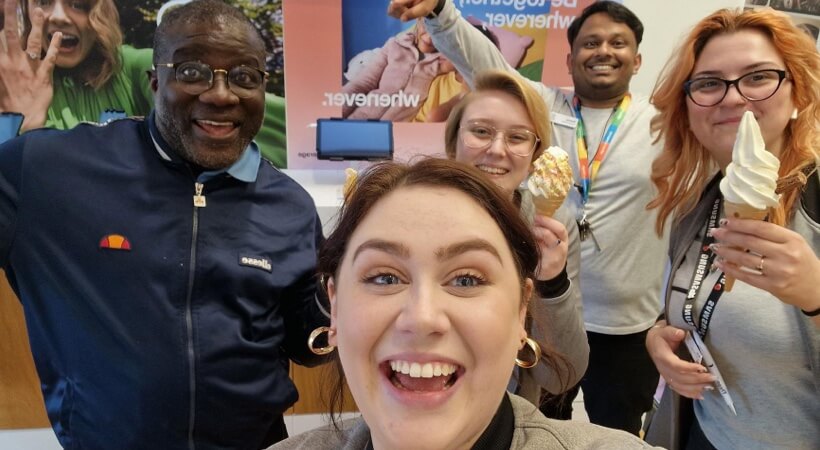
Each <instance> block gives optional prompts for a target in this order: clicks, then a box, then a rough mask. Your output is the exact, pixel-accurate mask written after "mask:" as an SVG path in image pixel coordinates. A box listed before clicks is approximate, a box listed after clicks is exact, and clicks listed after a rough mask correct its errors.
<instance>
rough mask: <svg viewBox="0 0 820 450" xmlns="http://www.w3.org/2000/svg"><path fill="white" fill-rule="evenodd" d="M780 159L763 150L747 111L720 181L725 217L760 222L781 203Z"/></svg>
mask: <svg viewBox="0 0 820 450" xmlns="http://www.w3.org/2000/svg"><path fill="white" fill-rule="evenodd" d="M779 169H780V160H779V159H777V157H776V156H774V155H773V154H771V153H769V151H767V150H766V143H765V142H764V141H763V135H762V134H761V133H760V127H759V126H758V124H757V121H756V120H755V116H754V114H753V113H752V112H751V111H746V112H745V113H744V114H743V118H742V119H741V120H740V126H739V127H738V130H737V137H736V138H735V146H734V148H733V149H732V162H731V163H729V165H728V166H726V174H725V176H724V177H723V179H722V180H720V192H721V193H722V194H723V200H724V204H723V207H724V211H725V213H726V217H734V218H739V219H756V220H763V219H764V218H765V217H766V212H767V210H768V209H769V208H774V207H776V206H777V204H778V202H779V201H780V195H778V194H776V193H775V189H776V188H777V178H778V170H779ZM734 282H735V280H734V278H733V277H730V276H727V277H726V284H725V286H724V290H725V291H731V290H732V286H733V285H734Z"/></svg>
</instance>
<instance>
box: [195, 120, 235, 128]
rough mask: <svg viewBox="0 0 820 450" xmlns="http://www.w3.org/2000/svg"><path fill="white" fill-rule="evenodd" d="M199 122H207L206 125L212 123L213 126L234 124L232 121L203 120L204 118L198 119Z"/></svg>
mask: <svg viewBox="0 0 820 450" xmlns="http://www.w3.org/2000/svg"><path fill="white" fill-rule="evenodd" d="M197 122H199V123H202V124H205V125H211V126H214V127H232V126H233V123H232V122H217V121H215V120H202V119H200V120H197Z"/></svg>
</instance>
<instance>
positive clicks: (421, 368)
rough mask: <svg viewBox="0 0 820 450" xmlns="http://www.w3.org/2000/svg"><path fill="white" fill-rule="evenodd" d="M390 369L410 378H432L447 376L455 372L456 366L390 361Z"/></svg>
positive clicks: (438, 363)
mask: <svg viewBox="0 0 820 450" xmlns="http://www.w3.org/2000/svg"><path fill="white" fill-rule="evenodd" d="M390 368H391V369H393V371H394V372H399V373H403V374H405V375H410V377H412V378H433V377H440V376H449V375H452V374H453V373H455V372H456V370H457V366H456V365H455V364H449V363H442V362H432V363H429V362H428V363H423V364H422V363H417V362H413V363H411V362H408V361H390Z"/></svg>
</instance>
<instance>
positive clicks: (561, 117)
mask: <svg viewBox="0 0 820 450" xmlns="http://www.w3.org/2000/svg"><path fill="white" fill-rule="evenodd" d="M550 119H551V120H552V123H554V124H556V125H561V126H562V127H567V128H572V129H575V127H576V126H578V119H576V118H575V117H572V116H568V115H566V114H558V113H551V114H550Z"/></svg>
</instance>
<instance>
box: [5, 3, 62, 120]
mask: <svg viewBox="0 0 820 450" xmlns="http://www.w3.org/2000/svg"><path fill="white" fill-rule="evenodd" d="M18 1H19V0H5V2H4V4H3V11H4V15H5V17H4V20H3V33H4V35H5V37H6V48H5V49H4V50H3V49H0V111H3V112H18V113H22V114H23V115H24V116H25V119H24V120H23V125H22V127H21V129H22V130H24V131H25V130H30V129H32V128H38V127H41V126H43V125H44V124H45V122H46V113H47V111H48V107H49V105H50V104H51V99H52V97H53V95H54V89H53V86H52V78H51V75H52V73H53V71H54V64H55V62H56V61H57V52H58V51H59V48H60V42H61V41H62V37H63V36H62V33H60V32H57V33H54V35H53V36H52V39H51V42H50V44H49V46H48V50H47V51H46V53H45V57H43V55H42V52H43V29H44V25H45V14H44V13H43V10H42V9H41V8H35V9H34V11H32V13H31V25H32V29H31V33H29V36H28V40H27V42H25V43H23V42H22V38H21V37H20V29H19V26H18V22H17V6H18Z"/></svg>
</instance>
